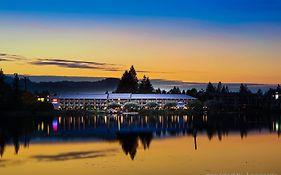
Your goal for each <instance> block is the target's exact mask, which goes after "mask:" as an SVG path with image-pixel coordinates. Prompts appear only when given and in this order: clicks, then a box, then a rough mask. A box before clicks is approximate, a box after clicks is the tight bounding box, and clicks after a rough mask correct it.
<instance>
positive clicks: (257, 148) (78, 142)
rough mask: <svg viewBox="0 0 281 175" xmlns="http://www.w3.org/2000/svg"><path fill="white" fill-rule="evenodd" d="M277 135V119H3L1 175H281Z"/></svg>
mask: <svg viewBox="0 0 281 175" xmlns="http://www.w3.org/2000/svg"><path fill="white" fill-rule="evenodd" d="M279 136H280V115H279V116H278V115H276V116H274V115H273V116H250V117H249V116H245V115H239V116H220V117H218V116H213V117H210V116H200V117H195V116H194V117H192V116H169V117H164V116H154V117H143V116H142V117H141V116H87V117H86V116H81V117H54V118H48V119H46V118H45V119H43V118H40V117H39V116H38V117H35V118H33V119H22V118H19V119H7V118H2V119H1V120H0V153H1V156H2V157H1V158H0V174H1V175H2V174H3V175H10V174H17V175H18V174H21V175H25V174H29V175H30V174H40V175H45V174H46V175H50V174H67V175H72V174H73V175H78V174H79V175H80V174H81V175H84V174H85V175H88V174H89V175H92V174H114V175H118V174H120V175H126V174H128V175H133V174H167V175H168V174H169V175H170V174H224V173H225V174H234V173H236V174H245V175H246V174H247V173H248V174H262V173H263V174H281V166H280V162H281V139H280V138H279ZM236 174H235V175H236Z"/></svg>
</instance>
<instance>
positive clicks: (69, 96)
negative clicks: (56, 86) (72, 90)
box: [55, 94, 107, 99]
mask: <svg viewBox="0 0 281 175" xmlns="http://www.w3.org/2000/svg"><path fill="white" fill-rule="evenodd" d="M55 98H60V99H107V94H63V95H59V96H56V97H55Z"/></svg>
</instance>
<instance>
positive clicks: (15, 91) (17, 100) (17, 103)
mask: <svg viewBox="0 0 281 175" xmlns="http://www.w3.org/2000/svg"><path fill="white" fill-rule="evenodd" d="M13 96H14V98H13V100H14V101H13V104H14V105H15V106H14V107H15V108H16V109H19V108H20V107H21V96H20V88H19V76H18V74H17V73H15V74H14V82H13Z"/></svg>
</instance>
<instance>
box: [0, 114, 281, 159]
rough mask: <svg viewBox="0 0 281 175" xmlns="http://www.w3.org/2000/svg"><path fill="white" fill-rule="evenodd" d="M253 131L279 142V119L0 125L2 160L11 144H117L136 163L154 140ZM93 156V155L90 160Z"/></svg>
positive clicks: (107, 119)
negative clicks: (101, 142) (73, 142)
mask: <svg viewBox="0 0 281 175" xmlns="http://www.w3.org/2000/svg"><path fill="white" fill-rule="evenodd" d="M251 131H255V132H256V131H257V132H258V133H259V132H262V131H269V132H270V133H276V134H277V136H278V137H279V136H280V117H276V116H263V115H261V116H246V115H235V116H234V115H229V116H206V115H204V116H128V115H111V116H80V117H73V116H69V117H62V116H59V117H54V118H40V117H36V118H29V119H25V118H2V119H1V122H0V154H1V157H3V155H4V152H5V146H6V144H14V150H15V154H18V152H19V150H20V147H21V146H23V147H25V148H27V147H28V146H29V144H30V142H31V141H32V140H33V141H36V142H46V141H53V142H54V141H60V142H64V141H73V140H108V141H114V140H117V141H118V142H119V143H120V146H121V147H122V149H123V151H124V153H125V154H126V155H129V156H130V157H131V159H132V160H133V159H134V158H135V156H136V154H137V149H138V147H140V145H141V146H142V147H143V149H144V150H146V149H148V148H149V146H150V145H151V142H152V140H153V139H159V138H163V137H177V136H183V135H186V136H189V137H193V138H194V149H195V150H196V149H198V147H200V146H199V145H197V139H198V138H197V137H198V135H200V134H207V136H208V138H209V140H212V139H213V138H214V137H215V136H217V138H218V140H220V141H221V140H223V137H226V136H228V135H229V133H230V132H239V133H240V136H241V138H242V139H243V138H245V137H247V134H248V132H251ZM88 154H89V155H88ZM98 156H104V154H103V153H94V152H91V153H82V154H81V153H79V152H74V153H70V154H67V155H54V156H53V157H52V156H51V157H44V156H43V157H42V156H41V157H40V156H39V157H37V159H40V160H52V159H57V160H60V159H58V157H60V158H61V159H62V160H65V159H71V158H88V157H98Z"/></svg>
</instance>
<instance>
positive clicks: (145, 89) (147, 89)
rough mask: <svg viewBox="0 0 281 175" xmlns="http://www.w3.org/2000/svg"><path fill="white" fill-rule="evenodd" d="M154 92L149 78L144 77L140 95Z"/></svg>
mask: <svg viewBox="0 0 281 175" xmlns="http://www.w3.org/2000/svg"><path fill="white" fill-rule="evenodd" d="M153 90H154V88H153V86H152V84H151V83H150V80H149V77H146V76H145V75H144V76H143V79H142V80H141V82H140V84H139V93H152V92H153Z"/></svg>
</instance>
